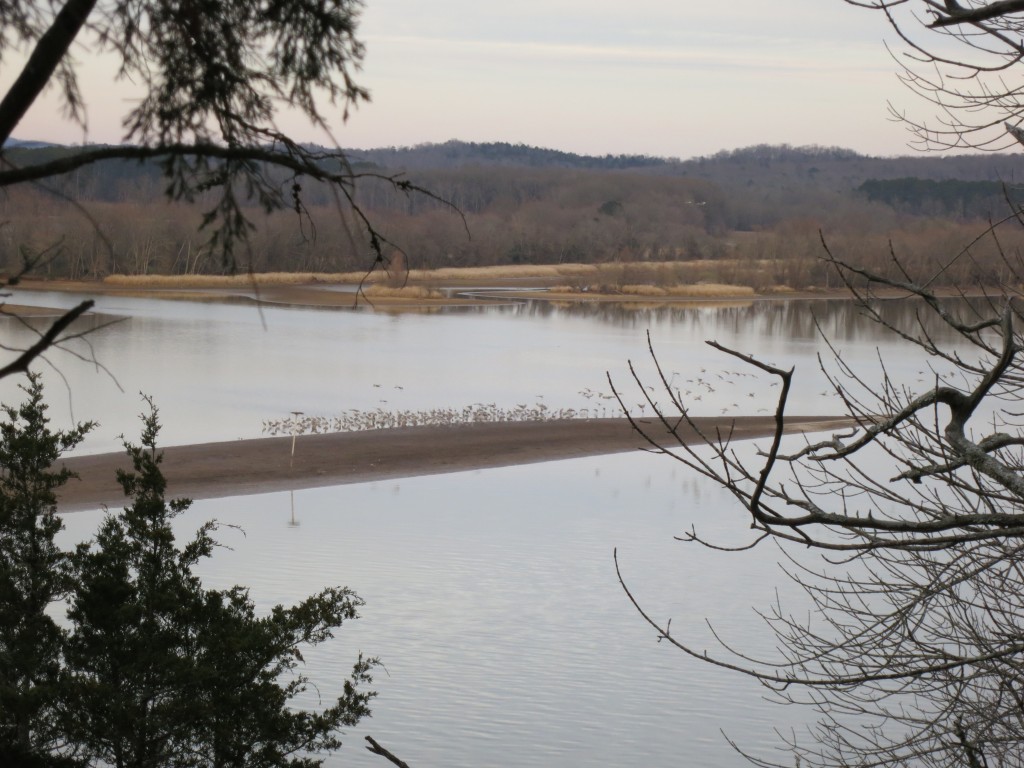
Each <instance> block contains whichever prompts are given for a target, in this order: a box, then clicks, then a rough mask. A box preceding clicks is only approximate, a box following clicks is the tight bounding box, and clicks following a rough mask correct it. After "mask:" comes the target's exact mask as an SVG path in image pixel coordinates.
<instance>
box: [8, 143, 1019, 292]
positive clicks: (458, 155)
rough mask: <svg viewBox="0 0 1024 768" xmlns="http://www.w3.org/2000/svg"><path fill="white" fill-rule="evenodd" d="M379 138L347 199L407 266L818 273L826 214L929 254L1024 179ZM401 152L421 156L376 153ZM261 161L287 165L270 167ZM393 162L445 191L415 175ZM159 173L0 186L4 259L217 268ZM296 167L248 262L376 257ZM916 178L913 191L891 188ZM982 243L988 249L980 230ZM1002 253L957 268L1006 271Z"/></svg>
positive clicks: (36, 156) (805, 152) (745, 275)
mask: <svg viewBox="0 0 1024 768" xmlns="http://www.w3.org/2000/svg"><path fill="white" fill-rule="evenodd" d="M75 151H76V150H75V148H71V147H58V146H49V147H42V148H14V149H10V150H7V153H6V156H7V157H8V158H9V159H10V160H11V162H12V163H15V164H17V165H22V166H32V165H35V164H39V163H49V162H53V161H54V160H55V159H59V158H62V157H66V156H69V155H72V154H73V153H74V152H75ZM310 151H313V152H315V151H316V150H315V148H310ZM379 153H380V154H378V155H371V154H368V153H364V154H359V153H355V157H353V160H352V164H351V165H350V171H351V173H353V174H354V176H355V185H354V187H353V189H352V191H351V196H352V197H351V199H352V200H353V201H354V202H355V203H356V204H357V205H359V206H360V208H361V209H362V210H363V211H364V213H365V214H366V215H367V216H368V217H369V219H370V220H372V222H373V226H374V227H375V228H376V230H377V232H378V233H379V234H380V235H382V236H384V237H386V239H387V240H389V241H390V242H391V243H393V244H395V246H396V247H395V248H388V249H387V253H386V255H387V256H388V257H390V256H391V255H392V254H395V253H398V252H403V253H404V263H406V264H407V265H408V266H410V267H417V268H437V267H452V266H454V267H463V266H469V267H472V266H491V265H503V264H531V263H532V264H552V263H564V262H586V263H594V262H608V261H645V260H646V261H652V260H653V261H665V260H690V261H692V260H706V261H714V262H716V263H718V264H720V265H721V266H713V267H709V268H708V269H707V270H706V271H705V273H703V274H704V279H706V280H710V281H712V282H733V281H736V280H739V281H741V282H742V283H743V284H749V285H753V286H754V287H758V288H760V287H765V286H772V285H788V286H791V287H794V288H802V287H807V286H809V285H815V284H817V282H818V281H819V280H821V279H822V278H823V275H822V274H821V273H820V270H816V269H815V268H814V267H813V264H814V262H815V260H816V258H817V257H818V256H819V255H820V253H821V251H820V246H821V243H820V236H819V232H822V233H824V234H826V235H827V236H828V237H829V238H830V240H831V241H832V242H835V243H836V244H837V245H841V246H843V247H847V248H849V249H851V250H852V251H857V252H862V253H875V252H879V253H881V252H884V250H885V247H886V246H885V244H886V243H887V242H888V241H889V240H893V241H894V242H896V243H898V244H901V245H902V246H903V247H904V248H905V251H906V253H907V254H908V258H913V259H920V260H921V263H922V264H925V263H927V260H928V259H930V258H934V254H935V253H937V252H938V251H937V250H936V246H937V245H940V244H943V243H947V242H949V241H950V239H954V240H955V239H957V238H959V239H963V240H965V241H967V240H970V239H972V237H971V235H972V233H973V232H974V231H975V229H976V227H977V225H978V222H979V221H980V220H983V219H987V218H989V217H996V218H999V217H1000V216H1001V215H1002V214H1004V213H1005V212H1006V211H1007V208H1006V201H1005V199H1003V197H1002V194H1001V192H998V191H997V192H995V193H993V190H1000V189H1001V185H1002V183H1003V182H1007V183H1008V184H1009V186H1010V187H1012V186H1013V184H1012V182H1013V179H1014V178H1019V179H1024V158H1018V157H1015V156H993V155H984V156H960V157H945V158H932V157H907V158H870V157H863V156H860V155H857V154H856V153H853V152H850V151H849V150H843V149H838V148H832V147H788V146H785V145H783V146H756V147H749V148H746V149H743V150H736V151H732V152H724V153H719V154H718V155H715V156H712V157H708V158H698V159H696V160H688V161H675V160H657V161H653V162H652V163H651V164H649V165H640V166H634V167H627V168H619V167H609V166H614V165H615V164H616V163H617V162H618V160H615V159H614V158H613V159H612V160H610V161H608V163H606V164H605V165H604V166H602V163H605V159H602V158H585V157H581V156H575V155H569V154H568V153H559V152H556V151H554V150H540V149H537V148H531V147H524V146H515V145H500V144H492V145H474V144H466V143H460V142H448V143H446V144H442V145H423V146H420V147H413V148H408V149H403V150H394V151H392V150H380V151H379ZM453 158H454V159H453ZM566 158H569V159H572V161H573V162H575V163H576V164H577V166H578V167H568V166H567V165H566V164H565V163H566V162H568V160H566ZM513 160H517V162H519V164H515V163H513V162H512V161H513ZM642 160H643V159H642ZM647 160H650V159H649V158H648V159H647ZM399 161H408V162H409V163H410V167H402V166H398V165H392V166H387V167H385V166H383V165H379V164H378V163H379V162H389V163H391V162H394V163H396V164H397V163H398V162H399ZM613 161H614V162H613ZM321 162H323V163H327V164H333V165H335V166H336V165H337V162H338V161H337V160H336V159H335V158H327V159H323V160H322V161H321ZM528 162H530V163H532V164H526V163H528ZM624 162H625V161H624ZM544 163H547V164H546V165H545V164H544ZM413 165H416V166H417V167H412V166H413ZM329 170H331V171H334V170H336V168H333V167H332V168H331V169H329ZM263 172H264V175H265V177H266V178H267V179H270V180H274V179H277V176H275V173H276V172H275V171H273V170H272V169H269V168H267V169H263ZM391 176H395V178H397V179H399V180H400V181H409V182H411V183H412V184H414V185H416V186H419V187H423V188H427V189H430V190H431V191H432V192H433V193H434V194H435V196H434V197H431V196H427V195H420V194H415V193H413V192H410V191H406V190H405V189H403V188H402V186H401V185H400V184H395V183H394V181H392V180H389V178H388V177H391ZM905 179H911V180H914V179H916V180H917V181H902V180H905ZM283 180H284V177H281V178H280V179H278V181H283ZM165 184H166V182H165V180H164V178H163V177H162V171H161V168H160V166H159V159H158V158H157V159H150V160H143V161H137V160H124V159H118V160H109V161H104V162H99V163H96V164H94V165H91V166H88V167H83V168H80V169H77V170H75V171H74V172H73V173H68V174H64V175H61V176H57V177H54V178H51V179H49V180H48V181H47V182H46V184H45V185H44V187H43V188H35V189H27V188H21V189H18V190H14V191H11V192H10V193H9V194H8V195H7V196H6V197H4V198H2V199H0V220H2V221H5V222H7V226H5V227H4V228H3V229H2V230H0V269H7V270H10V271H12V272H14V271H16V270H17V269H18V268H19V266H20V265H21V264H22V263H23V258H24V256H25V254H26V253H29V254H42V253H44V252H45V253H46V258H45V259H44V260H43V262H42V263H43V267H42V269H41V270H40V271H41V273H42V274H43V275H46V276H52V277H71V278H101V277H104V276H105V275H108V274H112V273H132V274H140V273H141V274H148V273H166V274H193V273H211V272H212V273H217V272H221V271H223V269H224V264H223V262H222V260H220V259H219V258H218V256H217V254H216V251H215V249H213V248H211V247H210V244H209V243H208V241H207V237H206V234H205V232H203V231H201V230H200V225H201V224H202V222H203V214H204V212H205V210H206V208H207V206H208V205H209V204H210V202H211V200H210V199H207V197H206V196H204V195H202V194H201V195H198V196H197V197H196V199H195V202H194V203H192V204H186V203H167V202H166V200H165V195H164V186H165ZM295 184H297V185H298V187H299V190H300V192H299V195H300V197H301V199H300V201H299V205H298V206H297V208H296V210H293V211H277V212H272V213H270V214H266V213H264V212H262V211H260V210H258V209H256V208H255V207H254V208H252V209H251V210H250V211H249V215H250V218H251V220H252V222H253V224H254V225H255V226H254V228H253V229H252V230H250V231H249V232H248V233H247V239H248V243H249V245H248V248H247V251H246V259H247V262H248V264H249V265H250V266H251V267H252V268H253V269H254V270H256V271H282V272H329V271H349V270H352V271H355V270H363V269H365V267H366V264H367V257H368V249H367V247H366V243H367V238H368V235H369V233H368V231H366V229H365V227H364V225H363V224H361V223H360V221H358V220H357V221H355V222H353V221H351V220H345V219H343V218H339V216H338V215H337V213H338V209H337V207H336V199H335V197H334V194H333V193H332V190H331V188H330V187H329V186H328V185H324V184H320V183H318V182H317V181H315V180H310V179H308V178H305V177H300V178H298V179H297V180H296V181H295ZM865 185H866V186H865ZM915 185H916V186H915ZM911 187H913V188H914V189H915V190H917V191H915V192H913V193H912V194H911V193H909V192H907V193H906V194H900V193H898V191H899V190H901V189H904V190H910V189H911ZM866 190H867V191H870V190H874V192H872V194H866V193H865V191H866ZM879 190H883V191H879ZM929 190H930V191H929ZM950 190H958V191H956V192H955V193H954V192H952V191H950ZM354 234H355V235H357V236H356V237H353V235H354ZM1008 236H1009V237H1010V239H1011V240H1012V239H1013V237H1015V236H1016V234H1015V233H1008ZM1005 245H1008V246H1009V245H1012V243H1010V242H1007V243H1005ZM398 249H400V251H399V250H398ZM977 257H978V258H979V260H980V261H981V263H982V264H983V265H984V264H986V263H987V258H988V257H987V256H986V252H985V248H984V247H982V248H980V249H978V253H977ZM993 258H995V259H996V260H997V261H998V257H997V255H996V254H995V253H994V252H993ZM994 269H995V270H996V271H995V272H989V271H987V267H986V268H983V269H980V270H978V269H975V270H972V271H971V272H970V274H964V275H958V274H952V273H949V274H948V279H949V280H955V279H959V278H961V277H967V278H976V277H978V276H985V279H997V274H996V272H997V271H998V266H995V267H994Z"/></svg>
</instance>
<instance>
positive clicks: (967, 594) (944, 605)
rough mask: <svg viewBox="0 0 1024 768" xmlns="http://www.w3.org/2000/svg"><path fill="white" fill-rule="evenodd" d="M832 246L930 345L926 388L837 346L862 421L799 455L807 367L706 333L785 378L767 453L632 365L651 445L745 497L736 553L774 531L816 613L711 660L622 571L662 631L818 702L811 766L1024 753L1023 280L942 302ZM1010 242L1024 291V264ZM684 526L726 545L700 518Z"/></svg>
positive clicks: (801, 743)
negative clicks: (798, 409)
mask: <svg viewBox="0 0 1024 768" xmlns="http://www.w3.org/2000/svg"><path fill="white" fill-rule="evenodd" d="M990 234H992V235H993V236H994V233H991V232H990ZM826 254H827V255H826V260H827V262H828V264H829V266H830V267H832V268H833V269H834V270H835V271H836V273H837V274H838V275H839V276H840V278H841V279H842V280H843V281H844V282H845V284H846V287H847V289H848V290H849V292H850V294H851V297H852V300H853V301H854V302H856V305H857V306H858V307H859V309H860V310H861V311H862V312H863V313H864V314H866V315H867V316H868V317H869V318H871V319H872V320H874V321H875V322H876V323H878V324H880V325H881V326H882V327H883V328H884V329H885V330H886V331H887V332H889V333H891V334H894V335H895V336H896V337H898V338H899V339H902V340H903V342H907V343H909V344H910V345H912V349H915V350H916V353H917V354H918V355H919V356H920V357H921V358H923V364H924V365H927V366H928V369H929V370H930V372H931V373H930V376H931V384H930V385H929V386H927V387H926V388H925V389H924V390H923V391H914V390H912V389H911V388H910V385H909V384H908V382H907V381H904V380H900V378H899V377H898V376H897V375H895V374H893V375H890V373H889V371H888V370H886V369H885V366H884V361H883V366H882V374H881V379H880V380H877V381H875V380H868V379H866V378H865V377H863V376H862V375H861V374H860V373H858V371H857V370H855V369H854V367H853V366H852V365H850V364H848V363H847V362H846V361H845V360H844V359H843V356H842V354H841V353H840V351H839V350H838V349H836V348H832V353H833V354H832V357H831V359H829V360H827V361H825V360H823V361H822V370H823V371H824V372H825V374H826V376H827V377H828V380H829V382H830V383H831V386H832V388H833V390H834V391H835V393H836V394H837V395H838V396H839V398H840V400H841V402H842V403H843V404H844V406H845V409H846V412H847V414H848V416H849V417H851V418H852V419H854V420H855V421H856V423H857V424H858V427H857V428H855V429H853V430H850V431H849V432H846V433H845V434H836V435H833V436H831V437H830V438H829V439H826V440H823V441H819V442H813V443H810V442H808V443H806V444H804V445H802V446H797V447H796V448H795V449H793V448H792V447H791V446H790V447H787V446H786V445H785V444H784V441H783V426H784V424H785V420H786V410H787V404H788V396H789V388H790V383H791V380H792V376H793V371H792V370H783V369H781V368H778V367H776V366H773V365H769V364H767V363H764V362H761V361H759V360H758V359H756V358H755V357H753V356H750V355H747V354H744V353H741V352H737V351H734V350H729V349H726V348H725V347H722V346H720V345H718V344H717V343H716V342H713V341H711V342H708V343H709V344H711V345H712V346H713V347H715V348H717V349H720V350H721V351H722V352H723V353H725V354H727V355H731V356H734V357H738V358H739V359H741V360H743V361H744V362H746V363H748V364H749V365H751V366H753V367H754V368H755V369H757V370H759V371H760V372H762V373H763V374H766V375H768V376H772V377H776V378H777V379H778V380H779V382H780V383H781V386H780V394H779V399H778V403H777V407H776V423H777V431H776V434H775V436H774V438H773V440H772V442H771V445H770V446H769V447H766V448H765V449H764V450H763V451H760V452H759V455H760V457H761V460H760V461H754V462H752V461H751V460H750V458H749V455H741V454H739V453H737V451H736V450H734V447H733V446H732V445H731V444H730V439H729V434H728V430H722V431H718V432H713V433H709V432H708V431H707V430H704V432H703V437H704V443H705V445H704V446H694V445H692V444H688V441H687V440H685V439H683V435H684V434H685V432H686V431H689V430H692V429H698V431H699V427H698V426H697V425H696V423H695V421H694V420H693V419H692V418H691V417H690V416H689V414H688V410H687V404H686V403H685V402H683V400H682V399H681V398H680V396H679V393H678V391H677V390H674V389H673V387H672V386H671V383H670V381H669V380H668V379H667V378H666V377H664V376H661V384H662V388H661V391H658V392H651V391H650V389H647V388H645V386H644V384H645V383H646V382H643V381H642V379H641V378H640V376H639V374H637V373H636V372H635V369H633V368H632V366H631V370H633V371H634V373H633V376H634V379H635V382H636V384H637V385H638V386H639V389H638V391H639V392H642V393H643V396H644V397H645V398H646V399H647V402H648V404H649V406H650V409H651V411H650V412H653V413H654V416H655V421H656V423H657V424H658V427H657V429H655V428H654V427H652V426H650V424H646V425H645V424H643V423H641V422H639V421H635V422H634V427H635V428H636V429H637V430H638V431H640V432H641V433H642V434H645V435H646V436H647V438H648V441H649V443H650V446H651V450H653V451H654V452H656V453H661V454H665V455H667V456H670V457H671V458H672V459H673V460H676V461H679V462H682V463H683V464H685V465H686V466H687V467H689V468H690V469H692V470H695V471H696V472H698V473H699V474H701V475H703V476H705V477H707V478H710V479H711V480H712V481H714V482H716V483H718V484H720V485H721V486H722V487H724V488H726V489H727V490H729V491H730V492H731V493H732V494H733V496H734V497H735V498H736V499H737V500H738V502H739V503H740V504H741V505H742V506H743V507H744V508H745V509H746V511H747V515H748V517H749V524H750V529H751V538H750V541H749V542H748V543H747V544H746V545H744V546H740V547H738V548H735V547H734V548H733V549H736V550H744V549H750V548H752V547H755V546H764V545H770V544H771V543H774V544H777V545H778V546H779V550H780V553H781V555H782V558H783V563H784V570H785V572H786V574H787V576H788V577H789V578H790V579H793V580H794V581H795V582H796V583H797V585H798V586H799V587H800V588H801V589H802V591H803V592H804V593H805V594H806V595H807V597H808V599H809V601H810V608H811V609H810V610H809V611H804V612H803V613H801V614H800V615H802V616H803V618H798V617H797V615H796V614H791V613H789V612H787V610H785V609H784V607H783V606H773V607H770V608H768V609H766V611H765V613H764V614H763V615H764V617H765V619H766V620H767V622H768V625H769V626H770V628H771V631H773V632H774V634H775V639H776V641H777V642H776V643H775V645H776V647H777V648H779V649H780V653H779V656H778V657H774V658H755V657H752V656H750V655H747V654H746V653H745V652H744V651H743V649H740V648H734V647H732V646H729V645H726V644H723V645H722V646H721V648H720V652H719V653H718V654H717V655H715V654H712V655H709V654H707V653H706V652H705V651H704V650H702V649H699V648H697V647H695V646H693V645H691V644H690V642H688V640H687V639H686V638H682V637H679V636H678V635H676V634H673V632H672V629H671V624H670V623H662V622H659V621H657V620H655V619H654V618H653V617H652V612H650V611H649V610H648V609H647V608H646V607H644V606H642V605H640V603H639V602H638V601H637V600H636V599H635V598H634V597H633V595H632V593H631V592H630V590H629V588H628V585H627V582H626V580H625V577H624V576H623V575H622V573H621V572H620V580H621V581H622V583H623V587H624V588H625V589H626V592H627V594H628V595H629V597H630V599H631V600H632V601H633V603H634V605H635V606H636V607H637V609H638V610H639V611H640V613H641V614H642V615H643V617H644V618H645V619H646V620H647V621H648V622H649V623H650V624H651V626H652V627H654V628H655V630H656V632H657V634H658V637H659V639H662V640H665V641H667V642H669V643H670V644H672V645H674V646H676V647H677V648H679V649H681V650H682V651H684V652H686V653H688V654H690V655H691V656H693V657H695V658H698V659H700V660H702V661H704V662H708V663H712V664H716V665H719V666H722V667H725V668H728V669H731V670H734V671H737V672H740V673H743V674H746V675H751V676H753V677H755V678H757V679H759V680H760V681H761V682H762V683H764V684H765V686H766V687H767V688H768V689H769V690H770V692H771V695H772V696H773V697H775V698H778V699H780V700H783V701H786V702H799V703H805V704H808V705H810V706H812V707H814V708H815V710H816V711H817V717H818V721H817V725H816V726H815V728H814V729H813V730H812V732H811V734H809V735H808V737H807V738H802V739H796V738H794V739H791V740H790V747H791V748H792V750H793V752H794V754H795V755H796V756H798V757H799V758H800V760H801V761H802V762H803V763H805V764H810V765H821V766H832V765H851V764H856V765H910V764H913V765H935V766H939V765H968V766H985V765H987V766H997V765H998V766H1020V765H1024V749H1022V746H1024V744H1022V742H1024V737H1022V734H1024V600H1022V599H1021V595H1022V594H1024V474H1022V467H1024V408H1022V407H1021V405H1022V402H1024V395H1022V386H1024V367H1022V361H1021V353H1022V351H1024V335H1022V333H1021V330H1020V329H1021V324H1022V321H1024V317H1022V315H1021V307H1020V304H1019V299H1020V297H1019V292H1018V291H1017V290H1015V289H1013V288H1012V287H1010V286H1007V287H1006V289H1005V290H1003V291H999V292H998V293H997V294H996V293H986V292H984V291H982V290H978V291H977V295H973V296H969V295H967V292H966V291H965V292H961V294H960V295H959V296H955V297H952V298H950V297H941V296H939V295H938V294H937V293H936V292H935V291H933V290H931V289H930V288H929V282H928V281H918V282H915V281H913V280H912V279H911V278H910V276H909V275H905V278H904V279H903V280H897V279H892V278H890V277H885V276H881V275H877V274H873V273H870V272H868V271H866V270H864V269H861V268H858V267H856V266H854V265H853V264H851V263H849V262H848V261H845V260H843V259H840V258H838V257H836V256H835V255H833V254H832V253H831V252H830V251H828V249H827V246H826ZM1004 255H1005V257H1006V259H1007V263H1008V264H1013V265H1014V266H1015V267H1016V269H1015V271H1014V274H1015V280H1014V283H1015V284H1016V285H1019V284H1020V281H1021V278H1022V277H1024V263H1022V262H1021V261H1020V256H1019V255H1017V256H1015V257H1012V258H1011V256H1010V255H1009V254H1004ZM956 258H965V259H969V258H970V249H969V248H968V249H965V250H964V251H963V252H961V253H960V254H958V255H957V256H956ZM893 260H894V264H895V265H896V268H897V270H898V268H899V262H898V260H897V259H896V258H895V256H894V257H893ZM879 289H883V290H884V291H885V293H886V295H887V296H890V297H892V296H893V295H898V296H900V297H902V298H903V299H904V300H913V301H914V302H915V303H916V306H917V310H916V312H915V315H914V317H915V319H914V322H913V324H912V325H911V326H910V327H904V326H902V325H899V324H897V323H895V322H893V321H891V320H889V319H887V316H886V315H885V314H884V313H883V312H881V311H880V309H879V304H878V301H877V294H878V293H879ZM939 330H942V331H943V332H944V333H941V334H940V333H939ZM950 338H952V339H954V340H955V341H953V342H952V343H950V342H949V339H950ZM940 339H945V340H946V341H945V342H943V341H940ZM650 352H651V355H652V357H653V358H654V361H655V363H656V364H657V365H658V367H657V370H658V375H661V368H660V364H659V363H658V358H657V356H656V354H655V350H654V348H653V347H651V349H650ZM917 367H918V368H919V367H920V366H917ZM620 402H621V400H620ZM666 403H668V405H666ZM665 431H667V432H668V434H669V435H670V437H669V439H668V440H666V439H665V437H664V434H665ZM709 449H710V450H709ZM681 538H682V539H683V540H685V541H689V542H694V543H698V544H703V545H705V546H709V547H714V548H720V547H719V546H718V544H716V542H715V541H711V540H708V539H706V538H704V537H702V535H701V533H700V531H698V530H691V531H690V532H689V533H687V534H685V535H684V536H682V537H681ZM816 552H817V553H818V555H817V556H815V554H814V553H816ZM805 607H806V606H801V608H805ZM755 762H760V761H755Z"/></svg>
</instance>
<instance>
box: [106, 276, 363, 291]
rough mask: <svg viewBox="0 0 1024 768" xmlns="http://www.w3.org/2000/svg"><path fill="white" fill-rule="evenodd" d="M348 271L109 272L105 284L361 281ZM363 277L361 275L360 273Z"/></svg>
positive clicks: (237, 284)
mask: <svg viewBox="0 0 1024 768" xmlns="http://www.w3.org/2000/svg"><path fill="white" fill-rule="evenodd" d="M347 277H348V275H347V274H346V273H340V274H314V273H312V272H259V273H253V274H248V273H246V274H238V275H108V276H107V277H105V278H103V283H104V285H110V286H116V287H119V288H247V287H249V286H252V285H305V284H308V283H348V282H358V281H359V280H358V278H357V279H355V280H350V279H346V278H347ZM360 277H362V275H360Z"/></svg>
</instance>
